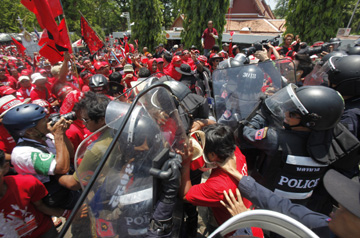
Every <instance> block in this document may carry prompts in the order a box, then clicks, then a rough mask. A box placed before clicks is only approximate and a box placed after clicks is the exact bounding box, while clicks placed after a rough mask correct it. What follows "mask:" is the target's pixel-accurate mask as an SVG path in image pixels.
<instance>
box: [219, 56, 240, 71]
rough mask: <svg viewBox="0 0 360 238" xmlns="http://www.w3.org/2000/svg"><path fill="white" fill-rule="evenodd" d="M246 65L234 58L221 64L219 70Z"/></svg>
mask: <svg viewBox="0 0 360 238" xmlns="http://www.w3.org/2000/svg"><path fill="white" fill-rule="evenodd" d="M242 65H244V63H243V62H242V61H239V60H236V59H234V58H228V59H226V60H223V61H221V62H220V63H219V65H218V67H217V69H227V68H235V67H240V66H242Z"/></svg>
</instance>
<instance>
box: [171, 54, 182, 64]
mask: <svg viewBox="0 0 360 238" xmlns="http://www.w3.org/2000/svg"><path fill="white" fill-rule="evenodd" d="M175 62H181V58H180V56H178V55H175V56H174V57H173V58H172V60H171V63H175Z"/></svg>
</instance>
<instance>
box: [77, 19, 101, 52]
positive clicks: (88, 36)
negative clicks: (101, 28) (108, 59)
mask: <svg viewBox="0 0 360 238" xmlns="http://www.w3.org/2000/svg"><path fill="white" fill-rule="evenodd" d="M80 24H81V35H82V36H83V39H84V41H85V43H86V44H87V46H88V47H89V50H90V52H91V54H94V53H95V52H97V51H98V50H100V49H101V47H103V46H104V43H103V42H102V41H101V40H100V39H99V37H98V36H97V35H96V32H95V31H94V30H93V29H91V27H90V26H89V23H88V22H87V21H86V19H85V18H84V17H83V16H81V18H80Z"/></svg>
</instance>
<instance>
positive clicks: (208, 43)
mask: <svg viewBox="0 0 360 238" xmlns="http://www.w3.org/2000/svg"><path fill="white" fill-rule="evenodd" d="M210 33H214V35H219V34H218V32H217V30H216V29H215V28H212V29H211V30H210V29H209V28H206V29H205V31H204V33H203V34H202V36H201V38H204V49H208V50H211V48H212V47H213V46H214V45H215V38H214V37H212V36H211V35H210Z"/></svg>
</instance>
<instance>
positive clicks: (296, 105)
mask: <svg viewBox="0 0 360 238" xmlns="http://www.w3.org/2000/svg"><path fill="white" fill-rule="evenodd" d="M296 88H297V86H296V85H294V84H289V85H288V86H286V87H285V88H282V89H281V90H279V91H278V92H276V93H275V94H274V95H272V96H271V97H269V98H267V99H266V100H265V105H266V106H267V108H268V109H269V110H270V112H271V113H272V114H273V115H274V116H275V117H277V118H279V119H284V118H285V113H286V112H297V113H300V114H302V115H306V114H308V111H307V110H306V108H305V107H304V105H303V104H302V103H301V102H300V100H299V99H298V97H297V96H296V93H295V89H296Z"/></svg>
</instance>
